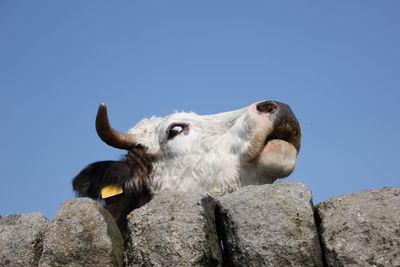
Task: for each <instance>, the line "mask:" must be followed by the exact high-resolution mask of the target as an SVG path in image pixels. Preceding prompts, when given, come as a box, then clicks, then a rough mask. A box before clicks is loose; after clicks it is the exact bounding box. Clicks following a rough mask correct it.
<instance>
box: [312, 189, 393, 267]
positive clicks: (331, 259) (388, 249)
mask: <svg viewBox="0 0 400 267" xmlns="http://www.w3.org/2000/svg"><path fill="white" fill-rule="evenodd" d="M316 209H317V214H318V217H319V218H320V227H319V228H320V235H321V240H322V244H323V247H324V250H325V254H326V261H327V264H328V266H400V188H384V189H378V190H367V191H363V192H359V193H354V194H349V195H344V196H339V197H335V198H332V199H330V200H328V201H324V202H322V203H320V204H319V205H317V207H316Z"/></svg>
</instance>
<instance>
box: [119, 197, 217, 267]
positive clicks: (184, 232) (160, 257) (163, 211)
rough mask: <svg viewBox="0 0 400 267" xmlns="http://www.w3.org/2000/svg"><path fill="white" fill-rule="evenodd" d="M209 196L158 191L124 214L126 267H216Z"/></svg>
mask: <svg viewBox="0 0 400 267" xmlns="http://www.w3.org/2000/svg"><path fill="white" fill-rule="evenodd" d="M214 207H215V203H214V201H213V199H212V198H211V197H203V196H201V195H199V194H194V193H172V192H162V193H160V194H158V195H156V196H155V197H154V198H153V199H152V201H150V202H149V203H148V204H147V205H145V206H143V207H141V208H140V209H137V210H134V211H133V212H131V213H130V214H129V215H128V230H129V232H130V240H129V242H128V247H127V252H126V253H127V266H218V265H221V262H222V259H221V252H220V248H219V244H218V238H217V234H216V227H215V220H214Z"/></svg>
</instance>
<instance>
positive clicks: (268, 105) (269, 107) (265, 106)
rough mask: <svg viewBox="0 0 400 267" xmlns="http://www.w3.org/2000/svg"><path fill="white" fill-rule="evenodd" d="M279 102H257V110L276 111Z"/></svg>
mask: <svg viewBox="0 0 400 267" xmlns="http://www.w3.org/2000/svg"><path fill="white" fill-rule="evenodd" d="M278 105H279V103H278V102H276V101H271V100H268V101H264V102H261V103H258V104H257V110H258V111H259V112H264V113H274V112H275V111H277V110H278Z"/></svg>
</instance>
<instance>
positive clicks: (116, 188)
mask: <svg viewBox="0 0 400 267" xmlns="http://www.w3.org/2000/svg"><path fill="white" fill-rule="evenodd" d="M123 192H124V190H123V189H122V187H121V186H120V185H116V184H111V185H106V186H105V187H103V188H102V189H101V198H109V197H113V196H116V195H119V194H122V193H123Z"/></svg>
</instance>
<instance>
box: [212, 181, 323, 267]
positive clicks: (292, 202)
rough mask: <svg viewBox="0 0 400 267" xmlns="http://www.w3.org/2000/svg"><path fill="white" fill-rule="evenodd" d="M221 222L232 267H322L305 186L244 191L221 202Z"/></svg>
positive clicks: (278, 185) (226, 257)
mask: <svg viewBox="0 0 400 267" xmlns="http://www.w3.org/2000/svg"><path fill="white" fill-rule="evenodd" d="M217 222H218V225H219V231H220V235H221V236H222V240H223V247H224V263H226V264H227V265H228V266H322V255H321V249H320V244H319V238H318V234H317V228H316V225H315V221H314V214H313V206H312V201H311V192H310V190H309V189H308V188H307V186H305V185H304V184H301V183H296V182H281V183H276V184H267V185H262V186H246V187H243V188H241V189H240V190H239V191H237V192H234V193H232V194H229V195H226V196H223V197H221V198H220V199H219V200H218V201H217Z"/></svg>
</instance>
